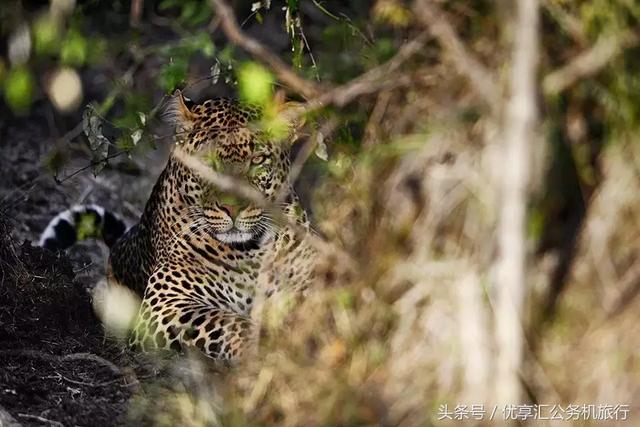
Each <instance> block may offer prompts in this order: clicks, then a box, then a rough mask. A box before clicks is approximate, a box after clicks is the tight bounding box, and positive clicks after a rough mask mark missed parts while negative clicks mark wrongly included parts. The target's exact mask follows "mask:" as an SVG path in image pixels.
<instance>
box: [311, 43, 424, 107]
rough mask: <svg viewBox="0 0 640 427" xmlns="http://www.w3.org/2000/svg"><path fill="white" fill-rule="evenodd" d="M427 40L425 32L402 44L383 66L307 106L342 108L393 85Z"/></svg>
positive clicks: (312, 101)
mask: <svg viewBox="0 0 640 427" xmlns="http://www.w3.org/2000/svg"><path fill="white" fill-rule="evenodd" d="M428 39H429V34H428V33H427V32H424V33H421V34H419V35H418V36H417V37H416V38H414V39H412V40H410V41H408V42H407V43H405V44H403V45H402V46H401V47H400V49H399V50H398V53H396V54H395V55H394V56H393V57H392V58H391V59H390V60H388V61H387V62H385V63H384V64H382V65H380V66H378V67H376V68H373V69H371V70H369V71H367V72H366V73H364V74H362V75H361V76H358V77H356V78H355V79H353V80H351V81H350V82H348V83H346V84H344V85H341V86H338V87H336V88H334V89H333V90H331V91H329V92H326V93H325V94H323V95H321V96H319V97H318V98H317V99H315V100H311V101H310V102H309V104H313V103H314V102H316V103H318V104H320V105H323V106H324V105H328V104H333V105H336V106H338V107H342V106H344V105H346V104H348V103H349V102H351V101H353V100H354V99H355V98H358V97H360V96H363V95H369V94H372V93H375V92H377V91H378V90H379V89H380V87H381V86H383V85H385V84H388V83H389V81H390V80H391V82H392V83H393V81H394V80H397V79H399V77H401V76H398V75H396V74H395V73H396V72H397V71H398V69H399V68H400V66H402V65H403V64H404V63H405V62H406V61H407V60H408V59H409V58H411V57H412V56H413V55H415V54H416V53H418V52H420V51H421V50H422V48H423V47H424V44H425V43H426V41H427V40H428Z"/></svg>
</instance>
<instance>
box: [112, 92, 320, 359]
mask: <svg viewBox="0 0 640 427" xmlns="http://www.w3.org/2000/svg"><path fill="white" fill-rule="evenodd" d="M168 115H169V117H170V119H171V120H172V121H173V122H174V124H175V126H176V130H177V132H176V134H177V136H176V146H175V147H174V151H173V152H172V155H171V156H170V158H169V160H168V162H167V165H166V167H165V169H164V171H163V172H162V174H161V175H160V177H159V178H158V181H157V182H156V184H155V186H154V188H153V191H152V193H151V196H150V198H149V200H148V202H147V204H146V207H145V209H144V212H143V214H142V217H141V218H140V221H139V222H138V223H137V224H136V225H134V226H133V227H131V228H130V229H129V230H128V231H127V232H126V233H125V234H124V235H122V237H120V238H119V239H118V240H117V241H116V242H115V244H114V245H113V247H112V248H111V255H110V259H109V269H108V276H109V277H108V283H109V285H110V286H111V285H116V284H117V285H124V286H126V287H128V288H130V289H132V290H133V291H135V292H136V293H137V294H138V295H140V297H141V298H142V304H141V306H140V309H139V313H138V315H137V318H136V321H135V326H134V328H133V331H132V333H131V335H130V339H129V343H130V344H131V345H132V346H134V347H136V348H140V349H143V350H150V349H175V350H181V349H184V348H186V347H193V348H198V349H200V350H201V351H203V352H204V353H205V354H206V355H208V356H210V357H212V358H215V359H223V360H236V359H237V358H239V357H241V355H242V354H243V352H244V350H245V348H246V347H247V345H248V344H249V343H250V341H251V339H252V336H253V333H254V330H253V326H252V321H251V317H250V315H251V309H252V306H253V304H254V301H255V300H256V298H257V297H258V295H260V294H262V295H266V296H270V295H272V294H273V293H274V292H278V291H279V290H281V289H283V288H285V287H287V288H292V289H295V290H300V289H304V288H306V287H307V284H308V283H309V280H310V276H311V271H312V263H311V259H312V258H313V249H312V248H311V246H310V245H309V244H308V242H307V239H306V238H305V236H304V233H302V234H301V233H300V229H303V230H305V229H307V225H308V223H307V217H306V214H305V212H304V210H303V209H302V208H301V206H300V203H299V200H298V198H297V196H296V194H295V193H294V191H293V188H292V186H291V184H290V183H289V182H288V180H287V178H288V171H289V152H288V148H289V146H288V144H287V143H280V142H273V141H270V140H268V139H266V138H265V137H264V135H261V134H260V132H258V131H255V130H252V127H251V126H250V123H251V122H252V120H254V119H256V118H257V117H258V116H259V113H258V112H257V111H255V110H253V109H249V108H246V107H243V106H241V105H239V104H238V103H236V102H234V101H231V100H226V99H214V100H208V101H206V102H204V103H202V104H197V105H195V104H192V103H190V102H188V100H186V99H185V98H184V97H182V95H181V94H178V95H176V97H175V99H174V103H173V105H172V106H171V107H170V109H169V113H168ZM176 150H182V152H183V153H188V154H189V155H191V156H196V157H198V158H201V159H202V160H203V161H206V162H207V164H209V165H211V167H212V168H213V169H214V170H215V171H216V172H219V173H223V174H228V175H232V176H234V177H236V178H239V179H242V180H243V181H245V182H246V183H248V184H249V185H251V186H253V187H254V188H255V189H257V190H259V191H260V193H261V194H262V195H263V196H264V198H265V199H266V200H267V201H269V202H271V203H272V204H274V203H275V204H277V205H278V206H269V207H258V206H255V205H253V204H251V203H249V202H247V201H246V200H243V199H242V198H239V197H237V196H236V195H235V194H227V193H225V192H223V191H220V190H219V189H218V188H216V187H215V186H213V185H212V184H211V183H209V182H207V181H206V180H205V179H204V178H202V177H200V176H199V175H197V174H196V173H195V172H194V171H193V170H191V169H190V168H189V167H187V166H186V165H185V164H183V163H182V162H181V161H180V160H179V158H178V156H176ZM282 195H284V197H281V196H282ZM280 200H283V202H279V201H280ZM276 202H277V203H276ZM282 212H284V215H285V217H286V218H289V221H286V220H284V219H283V217H282V215H280V213H282ZM292 223H297V224H298V225H297V226H295V227H294V226H292ZM107 309H108V307H107Z"/></svg>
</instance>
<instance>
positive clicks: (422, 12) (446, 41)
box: [413, 0, 501, 110]
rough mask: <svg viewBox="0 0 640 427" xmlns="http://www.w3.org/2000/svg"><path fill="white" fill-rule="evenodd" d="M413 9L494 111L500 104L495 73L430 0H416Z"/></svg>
mask: <svg viewBox="0 0 640 427" xmlns="http://www.w3.org/2000/svg"><path fill="white" fill-rule="evenodd" d="M413 9H414V12H415V14H416V16H417V17H418V19H419V20H420V21H422V23H423V24H424V25H425V26H426V27H427V28H428V29H429V31H430V33H431V35H433V37H435V38H436V39H437V40H438V42H439V43H440V46H441V47H442V49H443V50H444V51H445V53H446V54H447V55H449V57H450V58H451V62H452V64H453V66H454V67H455V69H456V71H457V72H458V73H459V74H460V75H462V76H464V77H466V78H467V79H468V80H469V83H470V84H471V87H472V89H473V90H474V91H475V92H476V93H477V94H478V95H480V96H481V97H482V98H483V100H484V101H485V102H486V103H487V104H489V106H490V107H491V108H492V109H493V110H496V109H497V107H498V105H500V93H501V91H500V87H499V85H498V84H497V82H496V79H495V76H494V75H493V74H492V73H491V71H489V70H488V69H487V68H486V67H485V66H484V65H483V64H482V63H481V62H480V61H478V59H476V58H475V57H474V56H473V55H472V54H471V52H469V51H467V49H466V48H465V46H464V44H463V43H462V41H461V40H460V38H459V37H458V35H457V34H456V32H455V30H454V29H453V27H452V26H451V24H450V23H449V21H448V20H447V17H446V15H445V14H444V13H443V12H442V11H441V10H440V9H439V8H438V7H437V6H436V5H435V4H434V2H432V1H429V0H416V2H415V5H414V8H413Z"/></svg>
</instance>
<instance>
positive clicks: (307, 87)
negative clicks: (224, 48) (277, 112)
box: [211, 0, 325, 98]
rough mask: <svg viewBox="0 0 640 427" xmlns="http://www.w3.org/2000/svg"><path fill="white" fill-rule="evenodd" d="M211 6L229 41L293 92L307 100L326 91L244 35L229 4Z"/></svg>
mask: <svg viewBox="0 0 640 427" xmlns="http://www.w3.org/2000/svg"><path fill="white" fill-rule="evenodd" d="M211 4H212V5H213V7H214V9H215V10H216V12H217V15H218V16H219V17H220V24H221V27H222V30H223V31H224V33H225V34H226V36H227V37H228V38H229V40H230V41H231V42H232V43H234V44H236V45H238V46H240V47H241V48H242V49H244V50H246V51H247V52H249V53H250V54H251V55H253V56H255V57H256V58H258V59H259V60H260V61H262V62H264V63H265V64H267V65H268V66H269V67H270V68H271V69H272V70H273V71H274V72H275V74H276V76H277V77H278V79H280V80H281V81H282V82H283V83H285V84H287V85H288V86H289V87H290V88H291V89H292V90H293V91H295V92H298V93H300V94H301V95H303V96H305V97H307V98H313V97H316V96H318V95H319V94H320V93H322V92H323V91H324V90H325V89H324V88H322V87H321V86H320V85H318V84H316V83H314V82H312V81H310V80H307V79H305V78H303V77H301V76H299V75H298V74H297V73H296V72H295V71H293V70H292V69H291V67H290V66H289V65H287V64H286V63H285V62H283V61H282V60H281V59H280V58H279V57H278V56H277V55H275V54H274V53H273V52H271V51H270V50H269V49H268V48H267V47H266V46H264V45H263V44H262V43H260V42H259V41H258V40H256V39H254V38H252V37H249V36H247V35H246V34H244V33H243V32H242V30H241V29H240V27H239V26H238V21H237V19H236V16H235V14H234V12H233V10H232V9H231V7H229V5H228V4H227V2H225V1H224V0H211Z"/></svg>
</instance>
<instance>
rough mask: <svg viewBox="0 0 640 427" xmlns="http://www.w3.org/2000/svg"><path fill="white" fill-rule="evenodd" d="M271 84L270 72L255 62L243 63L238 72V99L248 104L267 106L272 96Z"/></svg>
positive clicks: (272, 80) (272, 81)
mask: <svg viewBox="0 0 640 427" xmlns="http://www.w3.org/2000/svg"><path fill="white" fill-rule="evenodd" d="M273 83H274V78H273V75H272V74H271V72H270V71H269V70H267V69H266V68H265V67H263V66H262V65H260V64H258V63H256V62H247V63H244V64H243V65H242V66H241V67H240V69H239V70H238V86H239V90H240V98H241V99H242V100H243V101H245V102H247V103H249V104H257V105H261V106H265V105H267V103H268V102H269V101H270V100H271V98H272V96H273Z"/></svg>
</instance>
